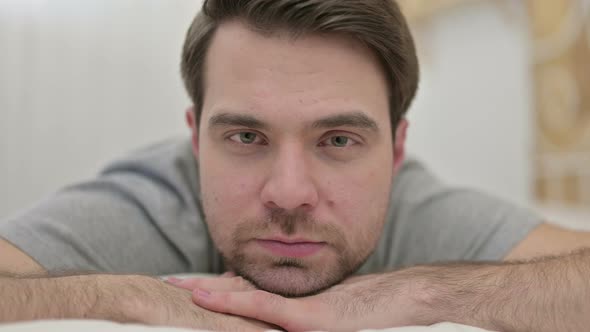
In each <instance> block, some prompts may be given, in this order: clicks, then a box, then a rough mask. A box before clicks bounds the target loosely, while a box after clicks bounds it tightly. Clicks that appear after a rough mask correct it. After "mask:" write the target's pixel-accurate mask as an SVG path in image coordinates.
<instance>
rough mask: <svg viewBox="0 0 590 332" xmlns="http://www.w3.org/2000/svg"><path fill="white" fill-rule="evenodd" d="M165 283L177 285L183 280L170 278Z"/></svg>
mask: <svg viewBox="0 0 590 332" xmlns="http://www.w3.org/2000/svg"><path fill="white" fill-rule="evenodd" d="M164 281H165V282H167V283H170V284H177V283H179V282H181V281H182V279H179V278H175V277H170V278H168V279H165V280H164Z"/></svg>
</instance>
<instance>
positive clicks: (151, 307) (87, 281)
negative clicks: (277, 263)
mask: <svg viewBox="0 0 590 332" xmlns="http://www.w3.org/2000/svg"><path fill="white" fill-rule="evenodd" d="M0 297H1V298H2V301H0V323H10V322H17V321H29V320H46V319H94V320H110V321H115V322H121V323H139V324H146V325H156V326H171V327H184V328H193V329H206V330H224V331H238V330H239V331H264V330H268V329H271V328H272V327H271V326H269V325H267V324H264V323H262V322H258V321H254V320H248V319H244V318H240V317H234V316H230V315H224V314H218V313H214V312H210V311H207V310H205V309H202V308H199V307H196V306H194V305H192V303H191V294H190V292H188V291H186V290H183V289H180V288H176V287H174V286H171V285H168V284H166V283H164V282H162V281H159V280H157V279H154V278H151V277H146V276H131V275H130V276H121V275H119V276H115V275H80V276H68V277H55V278H52V277H30V278H14V277H0Z"/></svg>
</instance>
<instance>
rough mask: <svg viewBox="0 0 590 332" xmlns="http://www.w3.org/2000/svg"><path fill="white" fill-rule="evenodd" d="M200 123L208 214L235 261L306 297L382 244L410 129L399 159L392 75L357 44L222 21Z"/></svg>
mask: <svg viewBox="0 0 590 332" xmlns="http://www.w3.org/2000/svg"><path fill="white" fill-rule="evenodd" d="M189 123H193V124H194V119H189ZM402 127H403V128H402V129H400V130H402V131H403V130H405V124H404V125H402ZM400 128H401V127H400ZM193 129H194V132H193V134H194V137H193V140H194V151H195V154H196V155H197V158H198V160H199V167H200V180H201V197H202V203H203V208H204V211H205V215H206V221H207V223H208V225H209V229H210V233H211V236H212V238H213V240H214V242H215V244H216V246H217V247H218V249H219V250H220V251H221V253H222V255H223V257H224V259H225V262H226V265H227V267H228V269H230V270H233V271H234V272H236V273H237V274H239V275H242V276H243V277H245V278H246V279H248V280H250V281H251V282H253V283H254V284H255V285H257V286H258V287H260V288H262V289H265V290H268V291H271V292H274V293H278V294H282V295H286V296H301V295H306V294H310V293H313V292H317V291H319V290H321V289H324V288H326V287H329V286H332V285H334V284H336V283H338V282H340V281H341V280H343V279H344V278H345V277H347V276H348V275H350V274H351V273H352V272H354V271H355V270H356V269H357V268H358V267H359V266H360V265H361V264H362V263H363V262H364V260H365V259H366V258H367V256H368V255H369V254H370V253H371V252H372V251H373V249H374V248H375V245H376V243H377V240H378V238H379V236H380V233H381V230H382V228H383V224H384V220H385V216H386V212H387V208H388V202H389V195H390V190H391V182H392V178H393V176H394V170H395V169H396V168H397V167H398V166H399V164H400V162H401V160H402V158H403V138H404V137H403V136H404V135H402V134H399V135H398V139H399V140H401V141H402V142H397V143H396V152H399V153H396V154H395V158H394V146H393V140H392V133H391V125H390V118H389V103H388V88H387V80H386V78H385V76H384V74H383V72H382V69H381V67H380V65H379V61H378V60H377V58H376V56H374V55H373V54H372V53H371V52H370V51H369V50H368V49H367V48H366V47H364V46H362V44H361V43H359V42H357V41H354V40H353V39H351V38H344V37H336V36H309V37H303V38H299V39H297V40H293V39H290V37H289V36H272V37H268V36H266V37H265V36H263V35H260V34H258V33H256V32H253V31H252V30H250V29H248V28H246V27H245V26H244V25H242V24H240V23H236V22H231V23H226V24H224V25H222V26H221V27H220V29H219V30H218V31H217V33H216V35H215V37H214V39H213V42H212V45H211V48H210V49H209V53H208V56H207V63H206V79H205V99H204V105H203V110H202V117H201V122H200V126H199V128H198V130H196V129H195V128H194V127H193ZM398 150H399V151H398Z"/></svg>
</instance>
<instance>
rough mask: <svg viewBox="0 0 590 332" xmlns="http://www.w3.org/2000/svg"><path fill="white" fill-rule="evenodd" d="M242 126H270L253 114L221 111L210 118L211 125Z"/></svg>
mask: <svg viewBox="0 0 590 332" xmlns="http://www.w3.org/2000/svg"><path fill="white" fill-rule="evenodd" d="M224 126H240V127H248V128H252V129H260V130H264V129H267V128H268V126H267V125H266V124H265V123H264V122H262V121H260V120H258V119H256V118H255V117H253V116H251V115H243V114H231V113H221V114H217V115H215V116H213V117H211V119H209V127H224Z"/></svg>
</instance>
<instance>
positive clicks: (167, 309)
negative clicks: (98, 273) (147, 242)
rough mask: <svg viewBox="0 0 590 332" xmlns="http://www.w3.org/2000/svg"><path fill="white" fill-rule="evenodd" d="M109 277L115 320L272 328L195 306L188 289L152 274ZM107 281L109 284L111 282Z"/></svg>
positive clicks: (211, 327)
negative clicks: (151, 276)
mask: <svg viewBox="0 0 590 332" xmlns="http://www.w3.org/2000/svg"><path fill="white" fill-rule="evenodd" d="M109 277H110V278H115V280H116V281H114V282H115V283H116V286H115V287H113V288H112V292H111V293H117V294H115V295H114V298H113V299H114V301H113V302H112V303H113V304H114V305H113V307H117V308H121V316H122V317H119V318H118V319H117V320H119V321H123V322H129V321H133V322H137V323H141V324H146V325H156V326H173V327H185V328H195V329H205V330H215V331H266V330H269V329H272V328H273V327H272V326H270V325H267V324H264V323H262V322H258V321H255V320H252V319H247V318H242V317H236V316H233V315H230V314H223V313H216V312H211V311H209V310H206V309H203V308H200V307H198V306H195V305H194V303H193V302H192V300H191V292H189V291H187V290H185V289H181V288H178V287H174V286H172V285H170V284H167V283H165V282H162V281H160V280H157V279H154V278H149V277H143V276H128V277H127V276H119V277H114V276H109ZM109 285H111V286H112V282H111V283H110V284H109ZM106 286H108V285H106Z"/></svg>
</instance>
